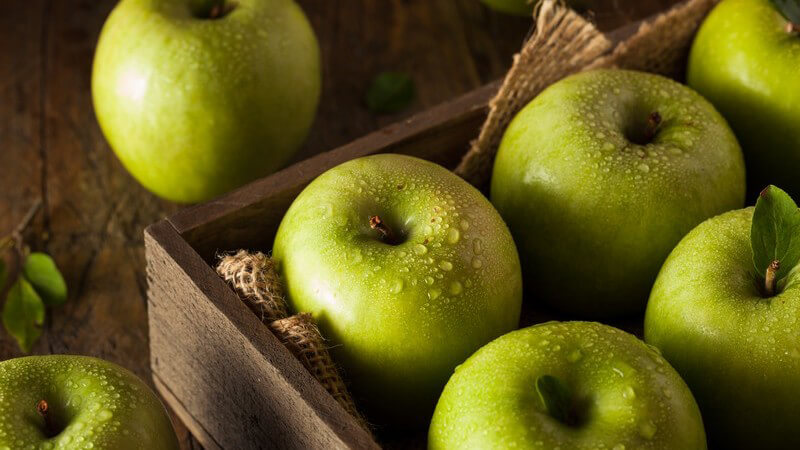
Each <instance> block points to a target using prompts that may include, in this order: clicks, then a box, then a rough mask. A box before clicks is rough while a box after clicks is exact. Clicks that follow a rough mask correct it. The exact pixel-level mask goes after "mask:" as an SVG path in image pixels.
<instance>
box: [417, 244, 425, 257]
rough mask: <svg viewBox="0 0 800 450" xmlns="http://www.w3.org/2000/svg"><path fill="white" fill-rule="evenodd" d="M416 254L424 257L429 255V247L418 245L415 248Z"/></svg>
mask: <svg viewBox="0 0 800 450" xmlns="http://www.w3.org/2000/svg"><path fill="white" fill-rule="evenodd" d="M414 253H416V254H418V255H424V254H425V253H428V247H425V246H424V245H422V244H417V245H415V246H414Z"/></svg>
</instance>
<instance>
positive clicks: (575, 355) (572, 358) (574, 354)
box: [567, 348, 583, 363]
mask: <svg viewBox="0 0 800 450" xmlns="http://www.w3.org/2000/svg"><path fill="white" fill-rule="evenodd" d="M581 358H583V352H581V349H579V348H576V349H575V350H573V351H571V352H569V354H568V355H567V361H569V362H572V363H574V362H578V361H580V359H581Z"/></svg>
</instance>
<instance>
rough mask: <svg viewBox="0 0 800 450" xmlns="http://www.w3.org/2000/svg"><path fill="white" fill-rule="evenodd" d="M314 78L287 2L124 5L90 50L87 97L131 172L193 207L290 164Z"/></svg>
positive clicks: (305, 29) (142, 0)
mask: <svg viewBox="0 0 800 450" xmlns="http://www.w3.org/2000/svg"><path fill="white" fill-rule="evenodd" d="M320 78H321V75H320V60H319V49H318V46H317V41H316V37H315V36H314V32H313V30H312V29H311V27H310V25H309V23H308V21H307V20H306V17H305V15H304V14H303V12H302V10H301V9H300V8H299V7H298V6H297V5H296V4H295V2H294V1H292V0H236V1H233V0H163V1H152V0H122V1H121V2H120V3H119V4H118V5H117V6H116V7H115V8H114V10H113V11H112V12H111V15H110V16H109V17H108V20H107V21H106V23H105V25H104V26H103V31H102V33H101V34H100V40H99V42H98V43H97V50H96V53H95V58H94V67H93V72H92V97H93V99H94V109H95V114H96V115H97V120H98V121H99V123H100V127H101V128H102V131H103V134H104V135H105V136H106V139H107V140H108V142H109V144H110V145H111V148H113V149H114V151H115V152H116V154H117V156H118V157H119V159H120V160H121V161H122V164H123V165H124V166H125V167H126V168H127V169H128V171H130V173H131V174H132V175H133V176H134V177H135V178H136V179H137V180H139V182H141V183H142V184H143V185H144V186H145V187H146V188H148V189H150V190H151V191H153V192H154V193H156V194H158V195H160V196H162V197H165V198H167V199H170V200H173V201H178V202H196V201H201V200H205V199H208V198H210V197H213V196H215V195H218V194H221V193H223V192H225V191H228V190H230V189H232V188H235V187H237V186H240V185H242V184H244V183H246V182H248V181H250V180H253V179H254V178H257V177H260V176H263V175H266V174H268V173H269V172H272V171H274V170H276V169H278V168H279V167H281V166H282V165H283V164H284V163H286V162H287V160H288V159H289V158H290V157H291V155H292V153H293V152H294V151H295V150H296V149H297V148H298V147H299V146H300V144H301V143H302V142H303V140H304V139H305V136H306V134H307V132H308V130H309V128H310V126H311V122H312V121H313V118H314V114H315V111H316V107H317V100H318V97H319V92H320V83H321V81H320Z"/></svg>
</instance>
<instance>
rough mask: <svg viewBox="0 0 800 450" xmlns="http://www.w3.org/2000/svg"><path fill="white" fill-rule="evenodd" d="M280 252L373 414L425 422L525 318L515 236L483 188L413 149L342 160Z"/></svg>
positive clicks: (308, 198)
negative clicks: (466, 371)
mask: <svg viewBox="0 0 800 450" xmlns="http://www.w3.org/2000/svg"><path fill="white" fill-rule="evenodd" d="M273 252H274V253H273V256H274V258H275V259H276V260H277V262H278V265H279V270H280V272H281V275H282V277H283V279H284V282H285V284H286V287H287V292H288V297H289V298H288V299H289V303H290V305H291V306H292V307H293V308H294V309H295V310H297V311H307V312H311V313H312V314H313V315H314V317H315V318H316V319H317V321H318V323H319V325H320V328H321V330H322V332H323V335H324V336H325V337H326V338H327V339H328V340H329V341H330V345H331V351H332V352H333V355H334V357H335V358H336V360H337V362H338V363H340V364H341V366H342V367H343V369H344V374H345V377H346V379H348V381H349V382H350V386H351V388H352V389H353V391H354V394H355V395H356V396H357V397H358V400H360V403H359V405H362V406H365V407H366V408H367V409H368V412H370V411H371V412H373V413H374V415H372V416H370V419H371V420H377V421H381V420H387V419H391V423H392V424H393V425H400V424H404V423H411V422H414V423H417V424H420V423H425V422H426V421H427V420H429V418H430V414H431V413H432V411H433V406H434V404H435V402H436V398H437V397H438V395H439V393H440V392H441V389H442V387H443V386H444V384H445V382H446V381H447V378H448V377H449V376H450V374H451V373H452V370H453V368H454V367H455V366H456V365H457V364H459V363H460V362H462V361H463V360H464V359H465V358H466V357H467V356H469V355H470V354H471V353H472V352H473V351H475V350H476V349H477V348H479V347H480V346H482V345H483V344H485V343H486V342H489V341H490V340H492V339H494V338H495V337H497V336H499V335H501V334H503V333H505V332H508V331H510V330H512V329H514V328H516V327H517V326H518V322H519V315H520V305H521V300H522V284H521V275H520V267H519V259H518V256H517V252H516V248H515V247H514V242H513V241H512V239H511V235H510V233H509V232H508V229H507V228H506V226H505V224H504V223H503V220H502V219H501V218H500V216H499V215H498V214H497V212H496V211H495V210H494V208H493V207H492V206H491V204H490V203H489V201H488V200H487V199H486V198H485V197H483V195H481V194H480V192H478V191H477V190H476V189H475V188H473V187H472V186H471V185H469V184H468V183H466V182H465V181H464V180H462V179H460V178H458V177H457V176H456V175H454V174H453V173H452V172H449V171H448V170H447V169H445V168H443V167H441V166H438V165H436V164H433V163H430V162H427V161H423V160H420V159H416V158H412V157H408V156H401V155H378V156H370V157H365V158H360V159H356V160H353V161H350V162H347V163H345V164H342V165H340V166H337V167H335V168H333V169H331V170H329V171H328V172H326V173H325V174H323V175H321V176H320V177H318V178H317V179H316V180H315V181H314V182H312V183H311V184H310V185H309V186H308V187H307V188H306V189H305V190H304V191H303V192H302V193H301V194H300V195H299V196H298V197H297V199H296V200H295V201H294V203H293V204H292V206H291V207H290V209H289V211H288V212H287V213H286V216H285V217H284V219H283V221H282V222H281V225H280V229H279V230H278V234H277V236H276V238H275V245H274V248H273Z"/></svg>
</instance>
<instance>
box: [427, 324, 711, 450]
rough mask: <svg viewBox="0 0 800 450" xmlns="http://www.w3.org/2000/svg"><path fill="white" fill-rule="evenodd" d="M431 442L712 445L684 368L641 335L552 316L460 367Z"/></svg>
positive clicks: (457, 445) (455, 445) (443, 445)
mask: <svg viewBox="0 0 800 450" xmlns="http://www.w3.org/2000/svg"><path fill="white" fill-rule="evenodd" d="M428 448H429V449H436V450H438V449H461V448H470V449H473V448H475V449H477V448H481V449H495V448H496V449H507V448H525V449H547V450H553V449H563V450H567V449H570V450H573V449H574V450H580V449H609V450H611V449H614V450H624V449H644V448H648V449H665V450H667V449H681V450H693V449H705V448H706V440H705V432H704V430H703V421H702V419H701V417H700V410H699V409H698V408H697V404H696V403H695V401H694V398H693V397H692V393H691V392H689V389H688V388H687V387H686V384H685V383H684V382H683V380H681V378H680V376H678V374H677V373H676V372H675V370H674V369H673V368H672V367H670V365H669V364H668V363H667V362H665V361H664V359H663V358H662V357H661V356H660V355H659V353H658V352H657V351H656V350H654V349H653V348H650V347H649V346H647V345H646V344H645V343H644V342H642V341H640V340H639V339H637V338H636V337H635V336H633V335H631V334H628V333H625V332H623V331H620V330H618V329H616V328H612V327H609V326H607V325H602V324H599V323H594V322H548V323H544V324H540V325H536V326H533V327H530V328H525V329H522V330H517V331H514V332H511V333H509V334H507V335H505V336H502V337H500V338H498V339H496V340H495V341H493V342H491V343H490V344H488V345H486V346H485V347H483V348H481V349H480V350H478V352H476V353H475V354H474V355H472V356H471V357H470V358H469V359H468V360H467V361H466V362H464V364H462V365H461V366H459V367H458V368H457V369H456V371H455V374H453V376H452V378H450V381H449V382H448V383H447V386H446V387H445V389H444V392H443V393H442V397H441V398H440V399H439V403H438V405H437V406H436V412H435V413H434V416H433V421H432V422H431V427H430V430H429V434H428Z"/></svg>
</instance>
